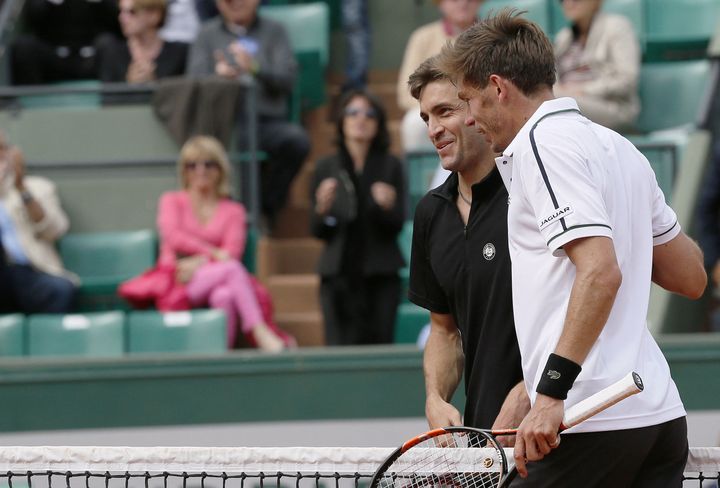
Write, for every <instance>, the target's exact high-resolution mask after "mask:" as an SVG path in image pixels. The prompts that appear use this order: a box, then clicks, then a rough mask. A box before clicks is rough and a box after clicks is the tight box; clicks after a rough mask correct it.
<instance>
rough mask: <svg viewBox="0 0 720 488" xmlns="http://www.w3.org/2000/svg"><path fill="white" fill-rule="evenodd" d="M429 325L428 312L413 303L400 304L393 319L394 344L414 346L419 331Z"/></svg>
mask: <svg viewBox="0 0 720 488" xmlns="http://www.w3.org/2000/svg"><path fill="white" fill-rule="evenodd" d="M429 323H430V312H428V311H427V310H425V309H424V308H422V307H419V306H417V305H415V304H414V303H401V304H400V306H399V307H398V313H397V318H396V319H395V343H396V344H415V343H416V342H417V339H418V336H419V335H420V331H421V330H422V328H423V327H425V325H426V324H429Z"/></svg>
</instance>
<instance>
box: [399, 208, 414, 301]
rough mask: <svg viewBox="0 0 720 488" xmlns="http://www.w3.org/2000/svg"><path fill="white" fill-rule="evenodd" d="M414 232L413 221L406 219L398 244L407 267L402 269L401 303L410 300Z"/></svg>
mask: <svg viewBox="0 0 720 488" xmlns="http://www.w3.org/2000/svg"><path fill="white" fill-rule="evenodd" d="M412 232H413V221H412V220H406V221H405V224H404V225H403V228H402V231H400V234H399V235H398V246H400V252H402V255H403V258H404V259H405V267H404V268H402V269H401V270H400V282H401V289H400V303H403V302H406V301H407V300H408V290H409V289H410V251H411V249H412Z"/></svg>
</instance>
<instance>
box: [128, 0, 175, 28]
mask: <svg viewBox="0 0 720 488" xmlns="http://www.w3.org/2000/svg"><path fill="white" fill-rule="evenodd" d="M167 4H168V2H167V0H134V1H133V6H134V7H135V8H141V9H146V10H158V11H159V12H160V23H159V24H158V26H157V27H158V29H159V28H160V27H162V26H164V25H165V17H166V16H167Z"/></svg>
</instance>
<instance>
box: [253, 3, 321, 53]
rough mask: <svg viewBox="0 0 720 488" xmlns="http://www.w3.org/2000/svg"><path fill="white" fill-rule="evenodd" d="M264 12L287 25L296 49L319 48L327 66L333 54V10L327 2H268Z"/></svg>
mask: <svg viewBox="0 0 720 488" xmlns="http://www.w3.org/2000/svg"><path fill="white" fill-rule="evenodd" d="M260 15H262V16H264V17H267V18H269V19H273V20H275V21H276V22H280V23H281V24H283V25H284V26H285V29H286V30H287V33H288V36H289V37H290V44H292V47H293V50H294V51H295V52H302V51H317V52H319V53H320V62H321V63H322V65H323V66H327V64H328V59H329V57H330V10H329V8H328V5H327V4H326V3H325V2H310V3H304V4H294V5H264V6H262V7H260Z"/></svg>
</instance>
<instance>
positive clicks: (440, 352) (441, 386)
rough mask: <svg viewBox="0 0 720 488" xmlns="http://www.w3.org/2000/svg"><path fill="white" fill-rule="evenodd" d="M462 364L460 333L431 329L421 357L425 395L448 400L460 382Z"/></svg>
mask: <svg viewBox="0 0 720 488" xmlns="http://www.w3.org/2000/svg"><path fill="white" fill-rule="evenodd" d="M463 364H464V357H463V354H462V348H461V345H460V334H459V333H457V332H455V333H452V332H438V331H433V330H431V332H430V336H429V337H428V341H427V344H426V345H425V354H424V357H423V370H424V373H425V393H426V397H427V398H432V397H439V398H441V399H443V400H444V401H446V402H449V401H450V399H451V398H452V395H453V393H455V390H456V389H457V387H458V385H459V384H460V379H461V378H462V370H463Z"/></svg>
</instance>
